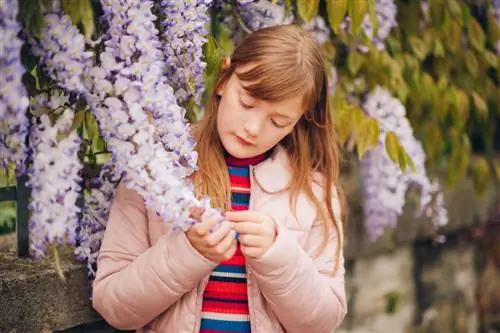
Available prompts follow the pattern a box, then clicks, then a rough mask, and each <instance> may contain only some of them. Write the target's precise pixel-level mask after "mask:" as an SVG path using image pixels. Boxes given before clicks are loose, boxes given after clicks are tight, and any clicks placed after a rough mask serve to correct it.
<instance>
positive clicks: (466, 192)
mask: <svg viewBox="0 0 500 333" xmlns="http://www.w3.org/2000/svg"><path fill="white" fill-rule="evenodd" d="M356 193H359V192H357V191H353V192H351V193H350V194H349V199H350V206H351V207H353V208H352V213H351V218H350V220H349V221H350V222H349V226H348V241H347V247H346V269H347V273H346V274H347V276H346V281H347V293H348V298H349V314H348V318H347V319H346V321H345V322H344V324H343V325H342V327H341V329H340V330H339V332H341V333H372V332H373V333H378V332H384V333H398V332H405V333H406V332H414V333H421V332H422V333H423V332H425V333H437V332H440V333H441V332H450V333H453V332H457V333H461V332H468V333H469V332H471V333H474V332H478V333H482V332H485V333H486V332H487V333H493V332H500V317H499V316H500V282H498V281H500V245H499V244H500V228H499V227H495V226H500V221H491V218H489V217H491V216H495V213H497V214H500V194H499V193H498V189H494V188H492V189H490V190H489V192H488V193H486V194H485V195H484V196H483V197H477V196H476V195H475V193H474V191H473V190H472V186H471V184H469V183H464V184H463V185H461V186H459V187H458V188H456V189H454V190H453V191H450V192H448V193H447V202H448V206H449V211H450V218H451V223H450V225H449V226H447V227H446V228H444V229H443V233H444V235H445V236H446V241H445V242H442V243H440V242H435V241H434V239H435V237H434V235H433V231H432V230H433V229H432V228H431V227H430V222H429V221H426V220H424V219H416V218H415V217H413V216H412V214H411V209H408V210H407V212H405V215H404V216H403V218H402V219H404V221H403V222H402V223H400V225H399V226H398V228H397V229H396V230H393V231H388V232H386V234H384V236H383V237H381V239H380V240H378V241H377V242H376V243H370V242H368V241H367V240H366V237H365V235H364V232H363V227H362V219H361V216H360V206H359V196H358V197H357V196H356ZM356 198H358V199H356ZM496 216H500V215H496ZM485 221H490V225H492V226H494V227H492V228H490V229H487V231H486V232H483V237H485V236H489V238H488V239H489V240H488V241H482V240H481V241H478V240H477V239H476V238H477V236H478V235H479V236H480V231H481V228H482V227H483V226H484V222H485ZM478 230H479V231H478ZM65 258H66V259H64V260H63V271H64V272H65V275H66V281H65V282H63V281H61V280H60V278H58V276H57V275H56V274H55V271H54V268H53V265H52V263H51V262H49V261H42V262H38V261H36V262H35V261H32V260H26V259H18V258H14V256H13V253H9V252H4V253H1V254H0V333H4V332H6V333H7V332H9V333H30V332H66V333H70V332H71V333H83V332H85V333H87V332H88V333H111V332H119V331H116V330H114V329H112V328H110V327H109V326H107V325H106V324H105V323H104V322H103V321H102V320H101V319H100V318H99V316H98V315H97V314H96V313H95V312H94V311H93V310H92V308H91V307H90V303H89V300H88V297H89V293H90V291H89V285H88V282H87V280H86V278H85V274H86V273H85V269H84V267H82V265H81V264H80V263H77V262H75V261H74V260H73V259H71V255H70V254H68V253H66V256H65Z"/></svg>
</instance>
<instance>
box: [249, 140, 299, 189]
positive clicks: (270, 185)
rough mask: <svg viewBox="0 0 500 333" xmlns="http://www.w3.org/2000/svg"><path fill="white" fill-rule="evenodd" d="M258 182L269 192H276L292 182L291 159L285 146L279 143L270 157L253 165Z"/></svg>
mask: <svg viewBox="0 0 500 333" xmlns="http://www.w3.org/2000/svg"><path fill="white" fill-rule="evenodd" d="M252 170H253V176H254V179H255V181H256V182H257V184H258V185H259V186H260V187H261V188H262V189H263V190H264V191H265V192H268V193H276V192H280V191H283V190H285V189H287V188H288V186H289V184H290V178H291V177H290V176H291V175H290V159H289V157H288V153H287V152H286V150H285V148H284V147H283V146H282V145H280V144H278V145H277V146H276V147H274V149H273V152H272V154H271V156H269V158H267V159H266V160H264V161H263V162H261V163H260V164H258V165H256V166H255V167H253V169H252Z"/></svg>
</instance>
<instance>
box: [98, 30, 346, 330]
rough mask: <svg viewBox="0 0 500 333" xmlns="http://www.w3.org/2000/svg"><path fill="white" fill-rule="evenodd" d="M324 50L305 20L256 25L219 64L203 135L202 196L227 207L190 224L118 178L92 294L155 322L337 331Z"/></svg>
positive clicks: (135, 323) (199, 133) (109, 309)
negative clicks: (179, 226)
mask: <svg viewBox="0 0 500 333" xmlns="http://www.w3.org/2000/svg"><path fill="white" fill-rule="evenodd" d="M325 68H326V67H325V64H324V59H323V57H322V52H321V50H320V48H319V47H318V45H317V44H316V43H315V42H314V40H313V39H312V38H311V37H309V36H308V35H307V34H306V33H305V32H303V31H302V30H301V29H300V28H297V27H294V26H291V25H289V26H277V27H272V28H267V29H263V30H259V31H258V32H255V33H253V34H252V35H251V36H249V37H248V38H247V39H246V40H245V41H244V42H242V44H241V45H239V46H238V47H237V48H236V49H235V51H234V54H233V55H232V56H231V58H230V59H227V60H226V61H225V62H224V64H223V67H222V70H221V75H220V78H219V80H218V82H217V85H216V88H215V89H214V93H213V96H212V99H211V103H210V105H208V106H207V107H206V110H205V115H204V118H203V119H202V120H201V121H200V123H199V124H197V125H196V126H195V128H194V130H193V132H194V136H195V138H196V139H197V140H198V145H197V150H198V153H199V163H198V165H199V171H198V172H197V173H196V175H195V176H194V179H193V181H194V183H195V184H196V185H197V186H196V188H197V190H198V192H199V194H200V195H201V194H203V195H208V196H210V197H211V198H212V204H213V206H214V207H220V208H222V210H223V212H225V213H224V218H225V220H224V222H222V224H220V227H219V228H215V230H216V231H213V232H211V230H213V229H214V228H213V227H214V226H215V225H216V224H218V223H220V221H218V220H217V218H216V217H210V216H206V215H207V214H203V215H202V217H201V221H200V223H198V224H196V225H195V226H193V227H191V228H190V229H189V231H187V232H173V233H169V232H168V228H169V226H168V223H167V224H166V223H164V222H163V221H161V220H160V217H159V216H158V215H157V214H156V213H155V212H153V211H151V210H149V209H147V208H145V206H144V202H143V200H142V199H141V197H140V196H139V195H138V194H137V193H136V192H134V191H133V190H130V189H127V188H126V187H125V186H124V185H120V186H119V188H118V192H117V195H116V198H115V201H114V202H113V205H112V208H111V212H110V216H109V222H108V225H107V229H106V233H105V236H104V240H103V243H102V247H101V250H100V256H99V261H98V270H97V277H96V280H95V282H94V288H93V306H94V307H95V309H96V310H97V311H98V312H99V313H100V314H101V315H102V316H103V317H104V319H105V320H106V321H107V322H109V323H110V324H111V325H112V326H114V327H116V328H119V329H136V330H137V332H156V333H193V332H195V333H198V332H199V333H217V332H219V333H222V332H224V333H227V332H235V333H236V332H238V333H241V332H252V333H275V332H289V333H305V332H310V333H331V332H333V331H334V330H335V328H336V327H338V326H339V325H340V324H341V323H342V321H343V318H344V316H345V315H346V310H347V306H346V297H345V291H344V268H343V255H342V245H343V234H342V233H343V228H342V222H341V218H340V211H341V203H340V202H341V201H342V200H340V199H341V191H340V189H339V188H338V187H336V185H338V173H339V150H338V147H337V142H336V140H335V131H334V126H333V123H332V117H331V110H330V108H329V104H328V95H327V92H328V76H327V71H326V69H325Z"/></svg>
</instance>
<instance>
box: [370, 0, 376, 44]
mask: <svg viewBox="0 0 500 333" xmlns="http://www.w3.org/2000/svg"><path fill="white" fill-rule="evenodd" d="M375 4H376V1H375V0H368V12H369V15H370V24H371V25H372V35H373V36H376V35H377V31H378V20H377V13H376V12H375Z"/></svg>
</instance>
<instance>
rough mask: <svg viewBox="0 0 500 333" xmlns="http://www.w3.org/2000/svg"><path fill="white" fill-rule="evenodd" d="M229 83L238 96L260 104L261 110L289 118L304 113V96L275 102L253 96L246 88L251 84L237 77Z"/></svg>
mask: <svg viewBox="0 0 500 333" xmlns="http://www.w3.org/2000/svg"><path fill="white" fill-rule="evenodd" d="M230 81H233V82H232V83H233V84H232V85H233V87H234V88H235V89H236V90H237V93H238V94H241V96H243V97H246V98H248V99H250V100H252V101H254V102H256V103H258V104H260V105H261V106H262V108H263V109H265V110H267V111H269V112H271V113H273V114H277V115H282V116H287V117H290V118H299V117H300V116H301V115H302V114H303V113H304V111H305V107H304V95H301V94H297V95H293V96H290V97H286V98H283V99H280V100H276V101H274V100H266V99H263V98H258V97H256V96H253V94H252V93H251V91H250V90H249V89H247V88H246V87H248V86H249V85H251V84H252V83H251V82H246V81H242V80H240V79H239V78H238V76H237V75H232V77H231V79H230Z"/></svg>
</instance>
